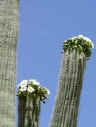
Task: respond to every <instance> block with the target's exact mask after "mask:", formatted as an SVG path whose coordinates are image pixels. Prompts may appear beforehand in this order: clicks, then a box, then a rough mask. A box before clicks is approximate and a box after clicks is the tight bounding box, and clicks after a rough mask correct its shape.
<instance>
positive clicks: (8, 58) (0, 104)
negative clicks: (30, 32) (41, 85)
mask: <svg viewBox="0 0 96 127" xmlns="http://www.w3.org/2000/svg"><path fill="white" fill-rule="evenodd" d="M17 33H18V8H17V0H0V127H15V86H16V45H17Z"/></svg>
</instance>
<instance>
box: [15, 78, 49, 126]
mask: <svg viewBox="0 0 96 127" xmlns="http://www.w3.org/2000/svg"><path fill="white" fill-rule="evenodd" d="M45 94H49V91H48V89H47V88H44V87H41V86H39V82H38V81H36V80H29V81H27V80H23V81H22V82H21V83H20V84H19V86H18V91H17V96H19V98H18V127H39V117H40V109H41V101H43V102H44V100H45V99H46V98H47V97H46V96H45Z"/></svg>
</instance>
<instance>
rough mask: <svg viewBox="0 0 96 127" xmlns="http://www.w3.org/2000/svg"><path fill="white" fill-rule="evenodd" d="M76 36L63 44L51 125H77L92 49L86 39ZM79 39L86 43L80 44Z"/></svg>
mask: <svg viewBox="0 0 96 127" xmlns="http://www.w3.org/2000/svg"><path fill="white" fill-rule="evenodd" d="M76 38H77V39H76ZM76 38H72V39H69V40H66V41H65V42H64V45H63V49H64V52H63V56H62V65H61V71H60V77H59V86H58V91H57V95H56V100H55V107H54V111H53V116H52V119H51V124H50V127H77V116H78V108H79V103H80V94H81V90H82V81H83V74H84V70H85V66H86V58H87V57H89V56H90V55H91V51H90V49H89V48H90V46H89V45H87V46H86V44H85V42H84V39H82V38H80V37H76ZM74 39H75V40H74ZM80 39H81V41H80ZM78 40H79V43H82V41H83V44H85V45H83V44H80V45H79V44H78ZM75 42H76V43H75ZM84 46H85V47H84ZM83 47H84V48H83ZM86 49H87V50H86Z"/></svg>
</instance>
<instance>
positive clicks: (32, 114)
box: [18, 96, 41, 127]
mask: <svg viewBox="0 0 96 127" xmlns="http://www.w3.org/2000/svg"><path fill="white" fill-rule="evenodd" d="M18 100H19V102H18V127H39V116H40V107H41V103H40V96H38V97H37V96H25V97H24V96H19V99H18Z"/></svg>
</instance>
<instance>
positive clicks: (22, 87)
mask: <svg viewBox="0 0 96 127" xmlns="http://www.w3.org/2000/svg"><path fill="white" fill-rule="evenodd" d="M39 85H40V83H39V82H38V81H37V80H34V79H32V80H23V81H22V82H21V83H20V84H19V85H18V87H17V88H18V91H17V96H27V95H28V96H40V100H41V101H43V102H44V100H45V99H46V98H47V97H46V94H50V91H49V90H48V89H47V88H45V87H42V86H39Z"/></svg>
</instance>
